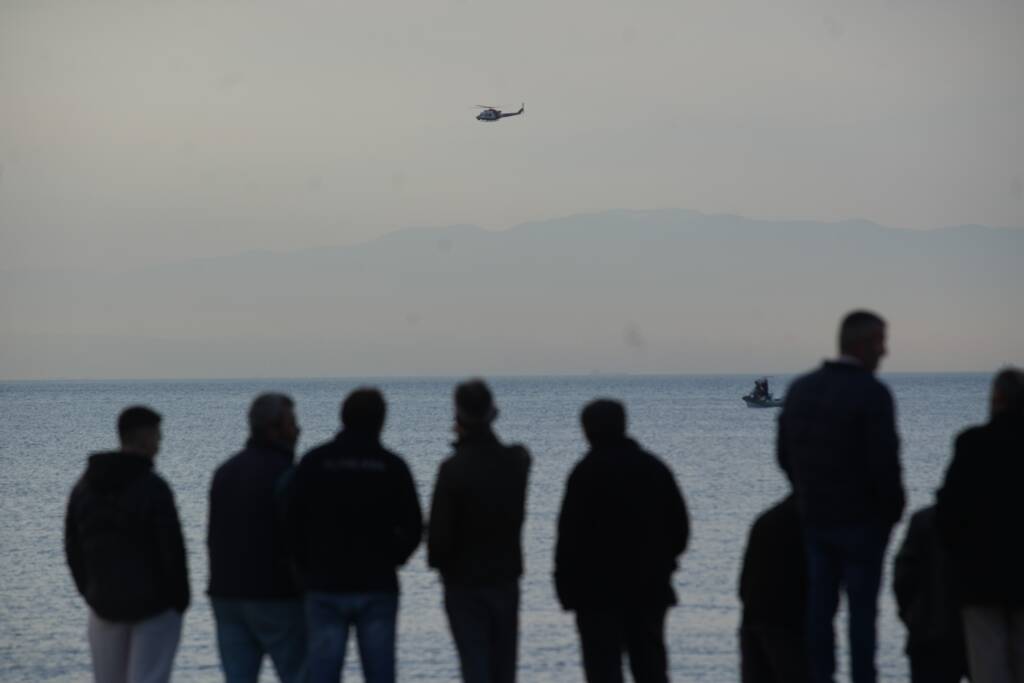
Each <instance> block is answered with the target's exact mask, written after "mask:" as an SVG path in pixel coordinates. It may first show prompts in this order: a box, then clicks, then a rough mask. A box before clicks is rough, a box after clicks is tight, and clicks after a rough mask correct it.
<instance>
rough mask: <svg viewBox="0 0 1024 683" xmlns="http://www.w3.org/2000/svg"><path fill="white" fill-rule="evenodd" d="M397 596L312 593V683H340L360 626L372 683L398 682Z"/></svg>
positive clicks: (366, 669)
mask: <svg viewBox="0 0 1024 683" xmlns="http://www.w3.org/2000/svg"><path fill="white" fill-rule="evenodd" d="M397 620H398V594H397V593H316V592H310V593H306V625H307V627H308V628H309V660H308V663H309V680H310V683H337V682H338V680H339V679H340V678H341V672H342V669H344V668H345V647H346V646H347V645H348V630H349V627H350V626H355V629H356V640H357V642H358V644H359V660H360V661H361V662H362V664H363V678H364V679H365V680H366V683H394V681H395V625H396V622H397Z"/></svg>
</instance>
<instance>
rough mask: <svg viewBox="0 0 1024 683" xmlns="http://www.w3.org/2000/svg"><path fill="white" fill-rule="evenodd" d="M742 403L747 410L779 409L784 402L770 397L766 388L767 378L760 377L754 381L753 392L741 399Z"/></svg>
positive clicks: (770, 393)
mask: <svg viewBox="0 0 1024 683" xmlns="http://www.w3.org/2000/svg"><path fill="white" fill-rule="evenodd" d="M743 402H744V403H746V404H747V407H748V408H779V407H781V406H782V404H783V402H784V401H783V399H781V398H775V397H774V396H772V392H771V390H770V389H769V388H768V378H767V377H762V378H761V379H755V380H754V390H753V391H751V392H750V393H749V394H747V395H746V396H744V397H743Z"/></svg>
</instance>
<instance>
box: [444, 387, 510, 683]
mask: <svg viewBox="0 0 1024 683" xmlns="http://www.w3.org/2000/svg"><path fill="white" fill-rule="evenodd" d="M497 416H498V409H497V408H495V407H494V399H493V397H492V394H491V391H490V389H489V388H488V387H487V385H486V384H484V382H483V381H481V380H470V381H468V382H463V383H462V384H459V385H458V386H457V387H456V388H455V434H456V441H455V444H454V448H455V452H454V453H453V454H452V455H451V456H450V457H449V458H447V459H446V460H445V461H444V462H442V463H441V466H440V468H439V470H438V473H437V482H436V484H435V485H434V497H433V501H432V504H431V509H430V524H429V532H428V536H427V561H428V563H429V564H430V566H431V567H434V568H435V569H437V570H438V571H440V572H441V579H442V581H443V582H444V605H445V611H446V612H447V613H448V624H449V627H450V628H451V632H452V637H453V639H454V640H455V648H456V650H457V651H458V654H459V662H460V667H461V670H462V680H463V681H465V682H466V683H512V681H514V680H515V678H516V659H517V649H518V640H519V579H520V577H521V576H522V574H523V551H522V529H523V519H524V517H525V514H526V488H527V480H528V476H529V471H530V454H529V453H528V452H527V450H526V449H525V448H524V447H522V446H520V445H505V444H503V443H501V442H500V441H499V440H498V437H497V436H495V434H494V431H493V429H492V427H491V425H492V424H493V422H494V420H495V418H496V417H497Z"/></svg>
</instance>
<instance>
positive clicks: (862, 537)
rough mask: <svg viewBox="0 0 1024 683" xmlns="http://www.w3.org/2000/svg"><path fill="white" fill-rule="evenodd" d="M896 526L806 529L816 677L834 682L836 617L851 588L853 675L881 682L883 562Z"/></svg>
mask: <svg viewBox="0 0 1024 683" xmlns="http://www.w3.org/2000/svg"><path fill="white" fill-rule="evenodd" d="M890 531H891V527H889V526H883V525H880V524H857V525H847V526H837V527H824V528H816V527H810V526H808V527H806V528H805V529H804V534H805V539H806V546H807V581H808V587H807V648H808V651H809V654H810V663H811V680H812V681H813V682H814V683H832V681H833V675H834V674H835V670H836V653H835V630H834V625H833V621H834V620H835V616H836V610H837V609H838V608H839V590H840V588H841V587H843V588H845V590H846V604H847V609H848V610H849V618H850V624H849V635H850V674H851V678H852V679H853V681H854V683H875V682H876V681H877V680H878V673H877V671H876V670H875V646H876V638H877V636H876V632H875V622H876V620H877V617H878V589H879V587H880V585H881V583H882V560H883V558H884V557H885V546H886V545H887V544H888V542H889V532H890Z"/></svg>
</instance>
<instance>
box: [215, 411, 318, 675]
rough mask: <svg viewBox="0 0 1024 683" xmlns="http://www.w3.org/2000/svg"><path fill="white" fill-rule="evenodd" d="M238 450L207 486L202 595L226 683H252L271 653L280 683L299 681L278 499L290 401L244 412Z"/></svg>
mask: <svg viewBox="0 0 1024 683" xmlns="http://www.w3.org/2000/svg"><path fill="white" fill-rule="evenodd" d="M249 432H250V436H249V440H248V442H247V443H246V444H245V448H244V449H243V450H242V451H241V452H240V453H237V454H236V455H234V456H232V457H231V458H229V459H228V460H227V461H226V462H225V463H224V464H222V465H221V466H220V467H218V468H217V471H216V472H215V473H214V475H213V483H212V485H211V486H210V517H209V529H208V534H207V539H206V540H207V547H208V549H209V556H210V587H209V591H208V592H209V595H210V600H211V602H212V604H213V616H214V620H215V622H216V625H217V648H218V650H219V652H220V663H221V668H222V669H223V670H224V676H225V678H226V679H227V681H228V683H247V682H251V683H256V681H257V680H258V679H259V675H260V667H261V666H262V664H263V656H264V655H265V654H267V655H270V659H271V661H272V662H273V663H274V668H275V669H276V670H277V675H278V677H279V678H280V679H281V681H283V682H284V683H292V682H293V681H301V680H303V676H304V673H303V667H304V664H305V660H306V623H305V617H304V615H303V610H302V600H301V596H300V593H299V589H298V586H297V585H296V583H295V580H294V577H293V576H292V571H291V567H290V560H289V557H288V544H287V539H286V530H285V528H284V514H283V513H284V494H285V487H286V485H287V483H288V478H289V477H290V475H291V474H292V472H293V467H292V465H293V462H294V460H295V444H296V443H297V442H298V438H299V425H298V423H297V422H296V420H295V404H294V403H293V402H292V400H291V399H290V398H289V397H288V396H285V395H283V394H262V395H260V396H258V397H257V398H256V400H254V401H253V403H252V406H251V407H250V409H249Z"/></svg>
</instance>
